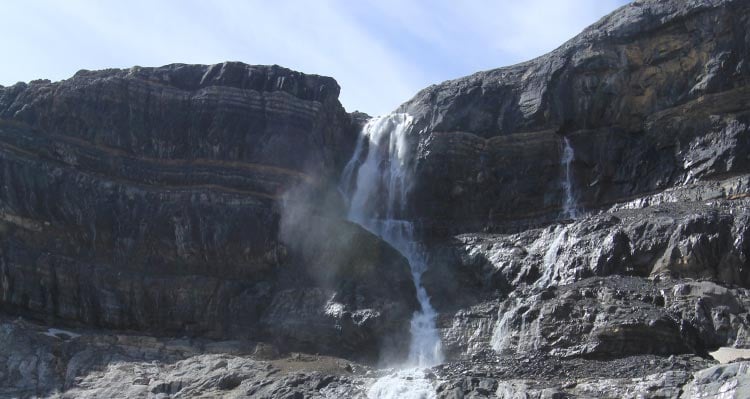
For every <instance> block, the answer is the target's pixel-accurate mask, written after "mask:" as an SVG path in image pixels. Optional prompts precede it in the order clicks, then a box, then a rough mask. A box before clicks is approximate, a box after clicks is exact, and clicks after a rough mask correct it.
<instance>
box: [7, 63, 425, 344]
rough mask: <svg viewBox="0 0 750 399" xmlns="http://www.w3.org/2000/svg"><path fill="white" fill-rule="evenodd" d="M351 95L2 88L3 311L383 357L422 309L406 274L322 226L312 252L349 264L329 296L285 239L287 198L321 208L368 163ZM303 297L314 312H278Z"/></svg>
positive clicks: (101, 76)
mask: <svg viewBox="0 0 750 399" xmlns="http://www.w3.org/2000/svg"><path fill="white" fill-rule="evenodd" d="M338 93H339V87H338V85H337V84H336V82H335V81H334V80H333V79H331V78H327V77H321V76H314V75H304V74H301V73H298V72H293V71H290V70H288V69H285V68H281V67H278V66H270V67H266V66H250V65H245V64H240V63H224V64H218V65H211V66H205V65H180V64H175V65H168V66H165V67H161V68H140V67H134V68H131V69H129V70H106V71H97V72H88V71H81V72H79V73H77V74H76V75H75V76H74V77H72V78H70V79H68V80H64V81H61V82H56V83H50V82H47V81H35V82H31V83H30V84H23V83H19V84H17V85H15V86H11V87H6V88H1V89H0V117H1V118H2V119H0V170H1V172H0V174H1V175H2V176H3V184H2V187H0V215H1V216H0V219H1V220H2V229H0V234H1V235H2V244H1V248H0V280H1V281H2V289H1V291H0V294H1V295H0V297H1V298H2V306H3V308H5V309H7V310H10V311H12V312H14V313H18V314H23V315H31V316H33V317H35V318H41V319H43V320H48V321H53V320H63V321H68V322H81V323H84V324H86V325H92V326H98V327H108V328H117V329H133V330H142V331H149V332H153V333H158V334H173V335H177V334H188V335H200V336H213V337H245V338H248V337H249V338H260V337H267V338H268V339H273V340H277V341H279V342H280V343H284V344H285V345H287V346H290V347H299V348H306V349H308V350H313V351H324V352H330V353H344V352H346V353H348V354H352V352H351V351H350V348H351V347H356V348H365V349H366V350H365V351H364V352H362V353H361V354H363V355H365V356H370V357H372V356H375V357H376V356H377V351H378V348H379V347H380V343H381V342H380V341H381V340H383V339H387V337H390V336H397V337H401V336H402V335H403V334H404V333H405V331H406V329H407V328H408V318H409V316H410V314H411V311H412V310H413V309H414V308H415V306H416V305H415V303H416V301H415V299H414V290H413V287H412V286H411V277H410V274H409V269H408V265H407V264H406V262H405V260H403V258H401V256H400V255H399V254H398V253H397V252H396V251H395V250H393V249H391V248H390V247H389V246H387V244H384V243H382V242H381V241H380V240H379V239H377V238H376V237H374V236H372V235H371V234H369V233H367V232H366V231H364V230H363V229H361V228H359V227H358V226H355V225H350V224H348V223H347V222H344V221H343V220H341V219H340V218H337V217H336V215H327V217H325V218H320V219H316V220H317V221H318V222H317V223H314V224H313V223H308V224H307V225H306V226H307V227H308V228H309V229H314V230H317V232H318V233H319V235H318V236H316V237H317V241H312V242H311V240H310V239H308V242H306V243H305V248H306V249H307V250H308V252H309V251H317V252H319V253H322V254H326V253H328V254H332V253H336V254H339V255H338V256H337V257H336V258H335V261H331V262H330V264H329V265H328V266H329V268H331V269H335V270H338V271H341V273H338V274H336V275H335V276H329V278H327V279H326V280H325V281H323V279H321V278H319V276H318V275H319V274H320V266H316V265H311V264H309V263H310V262H306V261H305V259H301V260H300V259H299V258H300V257H299V256H298V255H297V252H298V251H299V248H302V246H300V245H298V243H297V242H283V241H282V240H281V238H280V235H279V222H280V220H281V219H282V218H283V217H285V215H286V214H287V213H289V212H291V210H288V209H286V205H285V204H284V202H283V201H282V195H285V194H286V193H292V192H299V193H304V195H305V197H304V198H303V199H297V201H298V202H299V201H303V200H306V201H310V202H312V203H310V204H308V206H309V207H310V208H313V209H314V208H315V207H316V202H323V201H324V200H325V198H323V197H322V196H321V195H319V194H318V193H320V192H324V191H325V189H326V184H328V183H329V182H330V181H331V180H332V177H331V176H337V173H338V170H339V169H340V165H341V164H342V162H344V161H345V160H346V154H348V153H350V152H351V151H352V147H353V145H354V141H355V140H356V134H357V132H358V125H357V122H353V121H352V119H351V118H350V117H349V115H348V114H347V113H346V112H345V111H344V109H343V107H342V106H341V104H340V103H339V102H338ZM319 205H320V207H329V208H330V207H332V206H329V205H327V204H323V203H321V204H319ZM312 212H313V211H311V214H310V215H308V216H311V215H312ZM308 233H309V232H308ZM327 235H331V236H333V237H337V238H338V240H334V241H332V242H329V236H327ZM311 248H312V249H311ZM356 251H365V252H366V253H368V254H369V255H370V256H369V257H366V258H365V257H362V256H359V257H358V258H357V256H358V254H357V253H356ZM321 256H322V255H321ZM314 266H315V267H314ZM316 267H317V268H316ZM375 274H377V275H378V276H392V277H393V278H392V279H390V278H389V279H388V280H387V282H386V285H385V287H388V288H391V287H392V288H393V289H396V288H398V291H393V292H383V290H382V289H381V288H382V287H381V288H379V287H375V284H373V283H372V281H373V280H372V279H371V278H368V277H369V276H370V275H375ZM334 277H335V278H334ZM323 282H325V284H323ZM386 291H387V290H386ZM375 292H377V293H378V294H377V295H375V294H374V293H375ZM356 295H360V296H363V297H364V298H359V299H356V298H355V297H356ZM290 298H297V299H296V300H297V301H301V302H300V303H299V305H300V309H296V310H295V311H294V312H284V311H282V310H279V309H278V308H279V306H281V307H282V308H283V307H288V306H290V305H289V304H287V303H285V302H287V301H289V300H291V299H290ZM303 304H304V306H302V305H303ZM331 307H333V308H335V310H336V311H335V312H333V311H329V310H330V309H329V308H331ZM289 325H306V326H307V329H306V330H305V329H299V328H298V327H290V326H289ZM282 330H283V331H282ZM401 338H403V337H401ZM342 342H343V344H342ZM347 348H349V349H347ZM359 354H360V352H357V355H359Z"/></svg>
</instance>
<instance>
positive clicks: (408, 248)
mask: <svg viewBox="0 0 750 399" xmlns="http://www.w3.org/2000/svg"><path fill="white" fill-rule="evenodd" d="M411 124H412V118H411V116H409V115H407V114H391V115H387V116H384V117H378V118H374V119H372V120H370V121H369V122H368V123H367V124H366V125H365V127H364V128H363V130H362V134H361V136H360V138H359V141H358V142H357V146H356V148H355V150H354V154H353V156H352V158H351V160H350V161H349V163H348V164H347V165H346V167H345V168H344V171H343V173H342V176H341V187H340V190H341V192H342V193H344V194H345V196H346V197H347V198H348V200H349V213H348V218H349V220H351V221H353V222H355V223H358V224H360V225H361V226H363V227H364V228H366V229H368V230H369V231H371V232H373V233H374V234H377V235H378V236H380V237H381V238H383V240H385V241H386V242H388V243H389V244H391V246H393V247H394V248H396V249H397V250H398V251H399V252H401V254H402V255H403V256H404V257H405V258H406V259H407V260H408V261H409V267H410V268H411V274H412V278H413V280H414V286H415V288H416V291H417V299H418V301H419V305H420V308H421V309H420V310H419V311H417V312H415V313H414V315H413V316H412V320H411V329H410V331H411V342H410V346H409V359H408V366H413V367H429V366H434V365H436V364H439V363H441V362H442V361H443V353H442V344H441V342H440V336H439V335H438V332H437V328H436V327H435V317H436V316H437V314H436V312H435V309H434V308H433V307H432V305H431V304H430V298H429V296H428V295H427V291H426V290H425V289H424V287H423V286H422V274H423V273H424V271H425V270H426V269H427V262H426V257H425V253H424V250H423V248H422V246H421V245H420V244H419V243H418V242H417V240H416V235H415V232H414V225H413V223H412V222H410V221H408V220H405V219H404V212H405V211H406V202H407V194H408V191H409V189H410V177H411V174H410V166H411V165H410V161H411V160H412V153H411V152H410V149H409V148H408V141H407V134H408V132H409V129H410V128H411ZM365 151H366V153H365ZM363 158H364V159H363Z"/></svg>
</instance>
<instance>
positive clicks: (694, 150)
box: [399, 1, 750, 233]
mask: <svg viewBox="0 0 750 399" xmlns="http://www.w3.org/2000/svg"><path fill="white" fill-rule="evenodd" d="M749 8H750V6H749V5H748V4H747V2H745V1H712V2H701V1H683V2H679V1H666V2H657V1H643V2H633V3H632V4H630V5H628V6H626V7H623V8H621V9H619V10H618V11H616V12H614V13H612V14H611V15H609V16H607V17H605V18H603V19H602V20H600V21H599V22H597V23H596V24H594V25H592V26H591V27H589V28H587V29H586V30H585V31H584V32H583V33H581V34H580V35H578V36H577V37H575V38H574V39H572V40H570V41H568V42H567V43H565V44H564V45H563V46H561V47H560V48H558V49H557V50H555V51H553V52H551V53H549V54H546V55H543V56H541V57H539V58H536V59H533V60H531V61H528V62H524V63H520V64H517V65H514V66H511V67H506V68H500V69H494V70H490V71H485V72H480V73H477V74H474V75H470V76H467V77H464V78H460V79H456V80H451V81H447V82H444V83H441V84H438V85H433V86H430V87H428V88H426V89H424V90H422V91H421V92H419V93H418V94H417V95H416V96H415V97H414V98H413V99H412V100H410V101H408V102H407V103H405V104H404V105H402V106H401V107H400V108H399V111H401V112H407V113H409V114H411V115H413V116H414V118H415V121H414V125H415V128H414V132H415V137H414V138H413V139H414V140H415V141H416V142H418V146H417V147H418V148H419V154H418V158H419V162H418V166H417V175H418V177H417V178H416V179H415V180H416V181H417V182H418V183H417V186H416V187H414V194H413V196H414V198H415V201H414V202H415V207H414V209H413V212H414V214H415V215H416V216H417V217H421V218H424V219H425V220H426V221H427V222H429V223H433V224H436V226H433V227H432V229H431V230H430V231H431V232H433V233H435V232H437V231H439V230H440V228H444V229H446V230H448V231H450V232H467V231H476V230H480V229H482V228H489V229H492V230H499V231H516V230H518V229H520V228H523V226H526V225H528V223H530V222H545V221H549V220H554V219H555V218H557V216H558V215H559V213H560V209H561V207H562V205H563V204H564V202H565V198H564V195H565V189H564V186H563V185H562V184H561V183H560V176H562V175H564V174H565V172H564V171H563V170H561V169H562V168H564V165H563V164H561V162H560V159H562V158H563V157H564V156H565V154H564V149H565V147H564V146H561V145H560V142H561V140H562V139H561V137H560V135H564V136H567V139H568V140H569V142H570V145H571V146H572V148H573V149H574V150H575V154H576V156H575V158H574V159H573V160H572V171H573V176H574V183H575V186H576V188H577V190H578V191H577V195H578V199H579V200H580V205H581V206H582V207H583V208H591V207H597V206H601V205H604V204H610V203H613V202H616V201H622V200H624V199H626V198H629V197H633V196H637V195H641V194H644V193H648V192H652V191H655V190H662V189H664V188H667V187H669V186H672V185H674V184H679V183H682V182H685V181H690V180H693V179H696V178H701V177H703V178H706V177H710V176H716V175H721V174H724V173H734V172H737V171H743V170H746V169H747V167H748V162H749V160H748V159H747V156H746V154H747V153H748V145H749V144H748V138H747V137H748V134H747V132H748V119H747V108H748V107H747V105H748V103H749V102H750V92H748V88H747V85H748V82H750V66H749V65H748V62H747V60H746V58H747V54H748V51H750V42H749V41H748V37H749V35H750V30H749V28H748V26H750V24H748V22H749V21H748V9H749Z"/></svg>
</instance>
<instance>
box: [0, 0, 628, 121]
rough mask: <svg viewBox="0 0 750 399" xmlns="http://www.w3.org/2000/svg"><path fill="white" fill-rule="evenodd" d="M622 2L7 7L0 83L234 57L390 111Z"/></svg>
mask: <svg viewBox="0 0 750 399" xmlns="http://www.w3.org/2000/svg"><path fill="white" fill-rule="evenodd" d="M622 3H624V0H556V1H552V0H526V1H524V2H517V1H514V0H513V1H511V0H500V1H489V0H474V1H463V2H456V1H449V0H433V1H420V0H412V1H406V0H361V1H357V2H352V1H347V0H320V1H317V2H308V1H303V0H299V1H292V0H275V1H262V0H249V1H230V0H218V1H212V2H206V1H198V0H185V1H178V0H171V1H161V2H157V1H146V0H135V1H128V2H110V1H107V2H104V1H94V0H67V1H63V0H38V1H28V2H13V1H6V2H0V15H2V16H3V23H2V24H0V38H1V39H0V44H1V45H2V48H3V52H4V53H5V54H6V60H5V62H3V63H0V84H5V85H8V84H12V83H14V82H16V81H28V80H31V79H36V78H50V79H53V80H59V79H63V78H66V77H69V76H71V75H72V74H73V73H75V71H76V70H78V69H82V68H85V69H100V68H108V67H119V68H124V67H130V66H132V65H142V66H151V65H163V64H167V63H173V62H186V63H209V64H210V63H217V62H222V61H226V60H236V61H243V62H247V63H254V64H274V63H275V64H279V65H283V66H286V67H289V68H292V69H296V70H299V71H302V72H306V73H317V74H322V75H328V76H333V77H334V78H336V79H337V80H338V82H339V84H340V85H341V86H342V94H341V100H342V103H343V104H344V105H345V106H346V107H347V109H348V110H354V109H360V110H362V111H366V112H369V113H372V114H382V113H386V112H388V111H390V110H392V109H394V108H395V107H396V106H398V105H399V104H400V103H401V102H403V101H406V100H408V98H409V97H410V96H412V95H413V94H414V93H415V92H416V91H418V90H419V89H421V88H423V87H424V86H426V85H428V84H431V83H438V82H439V81H442V80H445V79H449V78H455V77H458V76H460V75H463V74H468V73H471V72H473V71H476V70H480V69H487V68H492V67H500V66H503V65H506V64H510V63H515V62H518V61H521V60H524V59H527V58H531V57H533V56H537V55H540V54H541V53H542V52H545V51H549V50H551V49H553V48H554V47H556V46H557V45H559V44H561V43H563V42H564V41H565V40H567V39H569V38H570V37H571V36H573V35H574V34H575V33H577V32H579V31H580V30H581V29H583V28H584V27H585V26H586V25H588V24H590V23H592V22H594V21H595V20H596V19H598V18H599V17H601V16H603V15H604V14H606V13H607V12H608V11H610V10H613V9H614V8H615V7H617V6H618V5H620V4H622Z"/></svg>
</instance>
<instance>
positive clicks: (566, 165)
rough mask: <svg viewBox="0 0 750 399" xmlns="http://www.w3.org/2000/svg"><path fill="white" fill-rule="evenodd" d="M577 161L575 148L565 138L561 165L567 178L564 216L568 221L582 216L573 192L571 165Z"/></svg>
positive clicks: (565, 178) (564, 182)
mask: <svg viewBox="0 0 750 399" xmlns="http://www.w3.org/2000/svg"><path fill="white" fill-rule="evenodd" d="M573 159H575V152H573V147H571V145H570V140H568V138H567V137H565V136H563V154H562V158H561V159H560V164H561V165H562V166H563V170H564V171H565V177H564V179H563V183H562V186H563V191H564V192H565V201H564V202H563V216H564V217H566V218H568V219H577V218H578V216H580V212H579V210H578V199H577V198H576V195H575V192H574V190H573V170H572V168H571V166H572V165H571V164H572V163H573Z"/></svg>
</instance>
